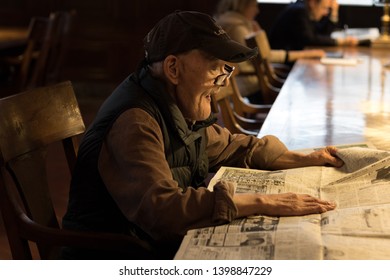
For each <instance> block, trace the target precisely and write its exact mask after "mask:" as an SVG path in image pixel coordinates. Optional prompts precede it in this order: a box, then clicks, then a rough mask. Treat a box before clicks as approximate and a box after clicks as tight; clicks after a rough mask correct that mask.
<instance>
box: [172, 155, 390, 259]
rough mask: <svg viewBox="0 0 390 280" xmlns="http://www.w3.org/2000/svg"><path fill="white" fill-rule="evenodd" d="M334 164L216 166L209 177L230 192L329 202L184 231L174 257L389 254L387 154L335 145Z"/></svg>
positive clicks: (389, 170) (362, 256) (360, 256)
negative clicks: (312, 209)
mask: <svg viewBox="0 0 390 280" xmlns="http://www.w3.org/2000/svg"><path fill="white" fill-rule="evenodd" d="M338 156H339V157H340V158H342V159H343V160H344V162H345V164H344V166H343V167H342V168H333V167H306V168H296V169H288V170H280V171H261V170H252V169H240V168H230V167H222V168H221V169H220V170H219V171H218V172H217V174H216V175H215V177H214V178H213V179H212V180H211V182H210V185H209V188H210V190H212V189H213V186H214V185H215V183H216V182H217V181H219V180H222V179H223V180H227V181H232V182H235V184H236V193H240V192H254V193H261V194H272V193H283V192H295V193H308V194H310V195H313V196H316V197H319V198H321V199H326V200H330V201H334V202H336V204H337V208H336V209H335V210H333V211H328V212H325V213H323V214H314V215H306V216H294V217H269V216H264V215H258V216H250V217H246V218H243V219H237V220H234V221H233V222H231V223H229V224H226V225H221V226H216V227H208V228H201V229H194V230H190V231H188V233H187V235H186V236H185V238H184V239H183V242H182V244H181V247H180V249H179V250H178V252H177V254H176V256H175V259H213V260H215V259H258V260H281V259H282V260H287V259H294V260H299V259H303V260H304V259H307V260H322V259H325V260H326V259H390V152H388V151H380V150H376V149H370V148H361V147H351V148H345V149H340V150H339V154H338Z"/></svg>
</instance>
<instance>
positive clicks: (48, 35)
mask: <svg viewBox="0 0 390 280" xmlns="http://www.w3.org/2000/svg"><path fill="white" fill-rule="evenodd" d="M56 19H57V15H56V14H54V13H51V14H50V16H49V17H48V18H44V17H34V18H32V19H31V22H30V26H29V35H28V39H27V45H26V48H25V51H24V52H23V54H22V56H21V57H22V61H21V65H20V71H19V77H18V81H17V83H18V86H19V90H20V91H22V90H26V89H30V88H34V87H38V86H43V85H44V84H45V73H46V69H47V62H48V58H49V52H50V48H51V46H52V41H53V36H54V31H55V22H56Z"/></svg>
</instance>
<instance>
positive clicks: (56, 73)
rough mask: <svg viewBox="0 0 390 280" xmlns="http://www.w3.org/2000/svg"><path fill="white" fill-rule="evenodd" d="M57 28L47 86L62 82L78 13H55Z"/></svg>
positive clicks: (49, 58) (47, 72)
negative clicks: (64, 65) (63, 69)
mask: <svg viewBox="0 0 390 280" xmlns="http://www.w3.org/2000/svg"><path fill="white" fill-rule="evenodd" d="M54 14H55V26H54V31H53V39H52V42H51V46H50V51H49V57H48V61H47V69H46V73H45V84H52V83H58V82H60V81H61V76H62V68H63V64H64V62H65V58H66V55H67V52H68V48H69V43H70V35H71V32H72V30H73V26H74V21H75V18H76V14H77V13H76V11H75V10H71V11H58V12H55V13H54Z"/></svg>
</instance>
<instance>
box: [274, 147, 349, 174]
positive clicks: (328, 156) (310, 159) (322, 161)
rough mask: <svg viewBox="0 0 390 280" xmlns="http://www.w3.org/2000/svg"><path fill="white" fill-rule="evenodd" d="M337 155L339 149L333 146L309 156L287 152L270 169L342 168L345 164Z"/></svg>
mask: <svg viewBox="0 0 390 280" xmlns="http://www.w3.org/2000/svg"><path fill="white" fill-rule="evenodd" d="M336 153H337V149H336V148H335V147H333V146H327V147H326V148H325V149H322V150H318V151H315V152H312V153H310V154H307V155H305V154H302V153H298V152H295V151H286V152H285V153H284V154H282V155H281V156H280V157H279V158H277V159H276V160H275V161H274V162H273V163H272V165H271V166H270V167H269V168H270V169H273V170H279V169H289V168H298V167H307V166H324V165H330V166H334V167H341V166H343V164H344V162H343V161H342V160H341V159H339V158H338V157H337V155H336Z"/></svg>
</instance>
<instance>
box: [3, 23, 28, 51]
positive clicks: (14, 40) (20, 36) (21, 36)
mask: <svg viewBox="0 0 390 280" xmlns="http://www.w3.org/2000/svg"><path fill="white" fill-rule="evenodd" d="M27 35H28V29H27V28H21V27H5V26H0V50H4V49H8V48H13V47H18V46H22V45H23V44H25V43H26V41H27Z"/></svg>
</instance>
